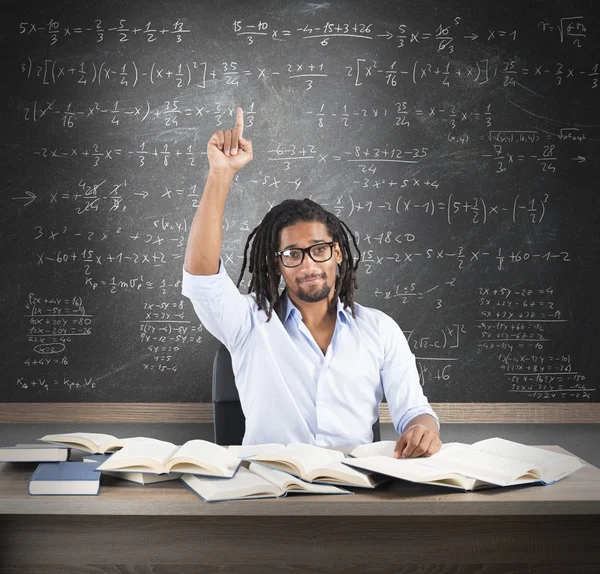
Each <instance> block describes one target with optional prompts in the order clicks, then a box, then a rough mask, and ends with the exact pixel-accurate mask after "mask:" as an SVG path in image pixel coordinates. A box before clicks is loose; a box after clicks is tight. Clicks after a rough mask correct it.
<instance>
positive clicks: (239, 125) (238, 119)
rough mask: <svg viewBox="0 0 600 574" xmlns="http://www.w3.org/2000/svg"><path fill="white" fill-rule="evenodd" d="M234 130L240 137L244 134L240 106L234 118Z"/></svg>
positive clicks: (242, 115)
mask: <svg viewBox="0 0 600 574" xmlns="http://www.w3.org/2000/svg"><path fill="white" fill-rule="evenodd" d="M235 130H236V132H237V135H238V137H240V138H241V137H242V135H243V134H244V112H243V110H242V108H238V109H237V116H236V118H235Z"/></svg>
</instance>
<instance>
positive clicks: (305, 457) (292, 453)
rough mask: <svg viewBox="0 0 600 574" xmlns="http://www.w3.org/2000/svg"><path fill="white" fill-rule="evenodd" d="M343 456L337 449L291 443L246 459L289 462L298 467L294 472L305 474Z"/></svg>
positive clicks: (341, 458)
mask: <svg viewBox="0 0 600 574" xmlns="http://www.w3.org/2000/svg"><path fill="white" fill-rule="evenodd" d="M344 458H345V457H344V453H342V452H339V451H337V450H329V449H326V448H322V447H319V446H315V445H311V444H302V443H292V444H288V445H287V446H286V447H285V448H283V449H281V450H279V451H277V452H274V453H265V454H261V455H256V456H251V457H249V458H248V460H256V461H258V462H265V463H266V464H271V463H277V462H290V463H292V465H294V466H295V467H296V468H297V469H298V472H294V474H299V475H301V476H306V475H307V474H309V473H310V472H311V471H312V470H314V469H316V468H321V467H324V466H327V465H328V464H331V463H334V462H339V461H342V460H344ZM290 471H292V469H290Z"/></svg>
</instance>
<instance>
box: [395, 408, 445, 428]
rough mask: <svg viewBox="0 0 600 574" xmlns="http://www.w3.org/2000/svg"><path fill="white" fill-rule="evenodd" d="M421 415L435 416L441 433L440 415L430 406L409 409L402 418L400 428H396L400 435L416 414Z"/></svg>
mask: <svg viewBox="0 0 600 574" xmlns="http://www.w3.org/2000/svg"><path fill="white" fill-rule="evenodd" d="M419 415H429V416H431V417H433V418H434V420H435V422H436V423H437V427H438V433H439V431H440V420H439V419H438V417H437V415H436V414H435V412H434V411H433V409H432V408H431V407H429V406H418V407H413V408H412V409H409V410H408V411H406V412H405V413H404V416H403V417H402V418H401V419H400V422H399V423H398V428H397V429H396V432H397V433H398V434H399V435H401V434H402V433H403V432H404V429H405V427H406V425H407V424H408V423H409V422H410V421H412V420H413V419H414V418H415V417H416V416H419Z"/></svg>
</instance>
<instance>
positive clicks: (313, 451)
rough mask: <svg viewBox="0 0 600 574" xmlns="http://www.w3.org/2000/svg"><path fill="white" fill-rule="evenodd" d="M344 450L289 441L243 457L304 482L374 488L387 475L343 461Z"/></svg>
mask: <svg viewBox="0 0 600 574" xmlns="http://www.w3.org/2000/svg"><path fill="white" fill-rule="evenodd" d="M344 459H345V456H344V454H343V453H341V452H339V451H337V450H330V449H327V448H322V447H319V446H314V445H310V444H301V443H292V444H288V445H287V446H285V447H284V448H281V449H278V450H272V451H271V452H264V453H260V454H256V455H254V456H249V457H248V458H247V459H246V460H249V461H253V462H259V463H261V464H263V465H265V466H268V467H270V468H275V469H277V470H282V471H284V472H287V473H289V474H291V475H293V476H296V477H298V478H301V479H302V480H305V481H307V482H317V483H321V484H338V485H342V486H359V487H363V488H375V486H377V485H378V484H379V483H381V482H383V481H384V480H387V479H386V477H383V476H381V475H377V474H375V473H373V472H369V471H365V470H356V469H354V468H350V467H348V466H346V465H344V464H343V463H342V461H343V460H344Z"/></svg>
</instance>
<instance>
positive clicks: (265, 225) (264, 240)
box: [237, 199, 360, 321]
mask: <svg viewBox="0 0 600 574" xmlns="http://www.w3.org/2000/svg"><path fill="white" fill-rule="evenodd" d="M299 221H319V222H321V223H323V224H325V226H326V227H327V231H328V233H329V234H330V235H331V237H332V240H333V241H335V242H336V243H337V244H338V245H339V247H340V249H341V250H342V255H343V256H342V262H341V263H340V265H339V275H338V276H337V277H336V280H335V288H334V289H335V290H334V297H333V298H332V301H331V305H330V309H329V311H330V312H334V310H335V307H336V306H337V299H338V297H339V299H340V301H341V302H342V303H343V305H344V309H345V308H347V307H350V309H351V311H352V316H355V312H354V290H355V289H358V283H357V281H356V271H357V269H358V263H359V261H360V250H359V249H358V245H357V243H356V239H355V237H354V235H353V233H352V231H350V229H349V228H348V226H347V225H346V224H345V223H344V222H343V221H341V220H340V219H338V218H337V217H336V216H335V215H333V214H332V213H330V212H329V211H327V210H325V209H323V208H322V207H321V206H320V205H319V204H318V203H315V202H314V201H312V200H310V199H302V200H300V199H286V200H284V201H282V202H281V203H280V204H278V205H275V206H274V207H272V208H271V209H270V210H269V212H268V213H267V214H266V215H265V217H264V219H263V220H262V221H261V222H260V223H259V224H258V225H257V226H256V227H255V228H254V229H253V230H252V232H251V233H250V235H249V236H248V240H247V241H246V245H245V247H244V260H243V262H242V270H241V272H240V276H239V277H238V280H237V286H238V287H239V286H240V283H241V282H242V278H243V276H244V271H245V269H246V263H247V261H248V257H247V256H248V249H249V248H250V242H252V247H251V248H250V262H249V265H248V271H249V272H250V273H251V275H252V278H251V279H250V284H249V286H248V293H251V292H253V293H254V295H255V297H256V303H257V306H258V308H259V309H264V310H265V312H266V313H267V321H270V320H271V315H272V313H273V310H275V312H276V313H277V314H278V315H280V311H281V300H282V298H283V296H284V294H285V290H284V291H282V292H281V293H280V292H279V272H278V271H279V270H278V267H277V260H276V257H275V252H276V251H279V233H280V231H281V230H282V229H283V228H284V227H288V226H289V225H294V224H295V223H298V222H299ZM349 237H352V242H353V244H354V248H355V249H356V251H357V253H358V257H357V258H356V260H355V259H354V257H353V256H352V251H351V249H350V241H349V239H348V238H349Z"/></svg>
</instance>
